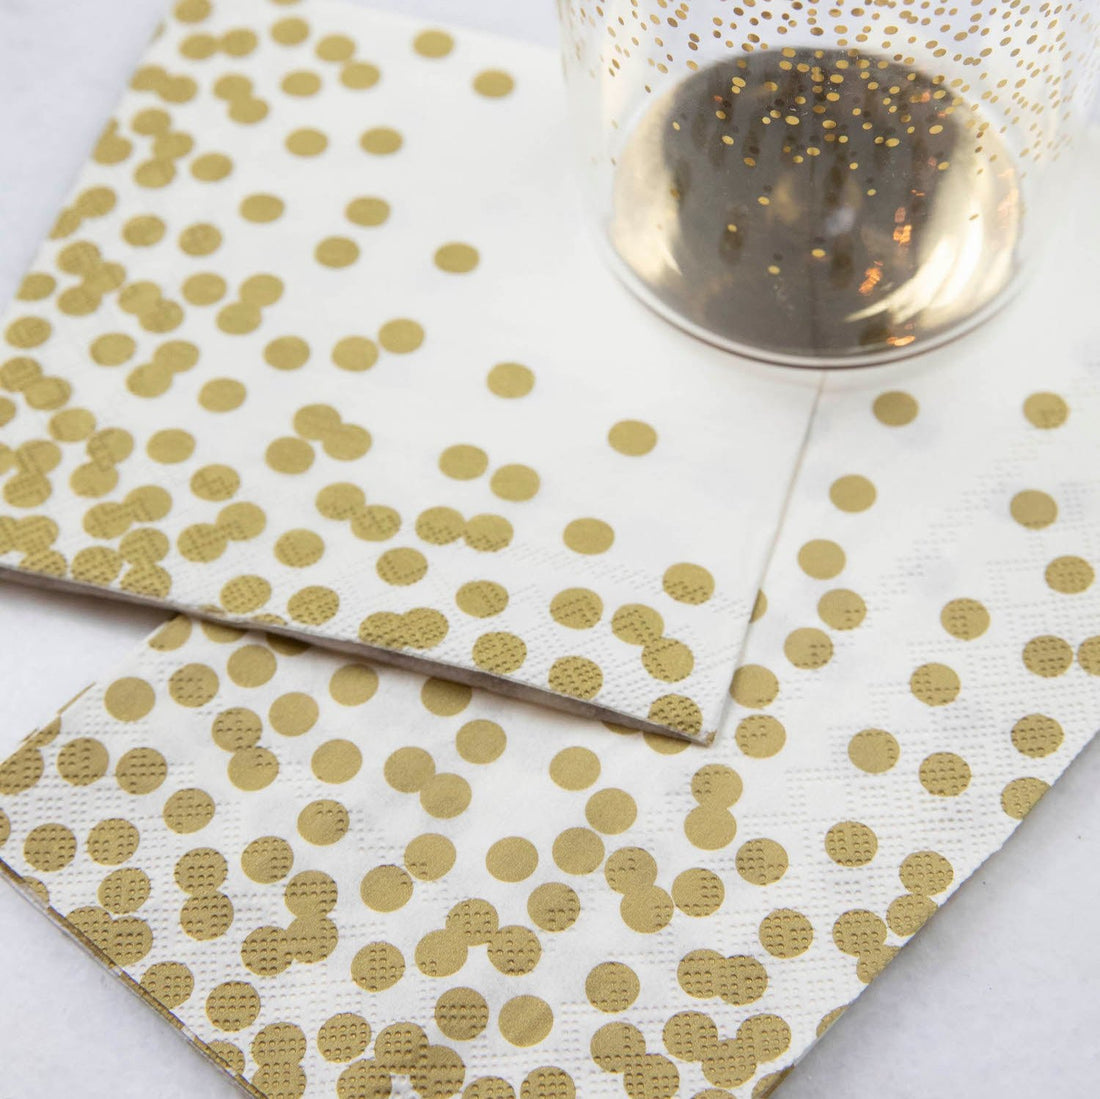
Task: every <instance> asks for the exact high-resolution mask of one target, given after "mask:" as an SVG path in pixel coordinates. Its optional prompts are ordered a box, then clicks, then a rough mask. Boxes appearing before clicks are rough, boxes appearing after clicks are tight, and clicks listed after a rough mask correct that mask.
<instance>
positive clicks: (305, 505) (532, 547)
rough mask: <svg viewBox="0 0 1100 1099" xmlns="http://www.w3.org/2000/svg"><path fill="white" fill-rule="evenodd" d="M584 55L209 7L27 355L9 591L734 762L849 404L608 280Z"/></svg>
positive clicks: (30, 294)
mask: <svg viewBox="0 0 1100 1099" xmlns="http://www.w3.org/2000/svg"><path fill="white" fill-rule="evenodd" d="M570 136H571V135H570V134H569V132H568V130H567V128H566V125H565V122H564V109H563V103H562V94H561V88H560V73H559V65H558V61H557V58H556V56H555V55H554V54H553V53H552V52H551V51H549V50H545V49H541V48H536V47H532V46H527V45H522V44H519V43H515V42H511V41H507V40H504V39H499V38H493V37H488V36H484V35H480V34H476V33H471V32H463V33H461V34H457V35H453V34H451V33H450V32H447V31H443V30H439V29H433V28H425V27H423V26H421V25H418V24H414V23H411V22H407V21H404V20H402V19H399V18H394V17H391V16H386V15H382V14H378V13H373V12H368V11H364V10H362V9H359V8H353V7H349V6H341V5H337V4H328V3H323V2H317V3H307V4H299V5H295V6H294V7H292V8H287V7H286V6H283V5H273V4H270V3H263V2H261V0H238V2H232V3H230V2H224V3H217V4H212V3H207V2H205V0H202V2H198V0H183V2H182V3H179V4H177V5H176V6H175V9H174V14H173V17H172V18H171V19H170V20H169V22H168V24H167V25H166V27H165V29H164V32H163V33H162V34H161V35H160V37H159V38H158V39H157V41H156V42H155V43H154V44H153V46H152V47H151V49H150V51H149V53H148V55H147V56H146V58H145V59H144V61H143V63H142V65H141V67H140V68H139V69H138V70H137V72H136V73H135V75H134V78H133V81H132V84H131V90H130V91H129V92H128V93H127V94H126V96H125V97H124V99H123V100H122V102H121V103H120V105H119V108H118V111H117V113H116V117H115V118H114V119H113V120H112V121H111V122H110V124H109V125H108V126H107V128H106V130H105V131H104V133H103V135H102V137H101V138H100V139H99V141H98V143H97V144H96V146H95V149H94V152H93V154H92V158H91V161H90V162H89V163H88V165H87V167H86V168H85V169H84V170H83V172H82V173H81V175H80V178H79V179H78V181H77V183H76V185H75V187H74V189H73V192H72V196H71V198H70V199H69V201H68V203H67V204H66V206H65V208H64V210H63V211H62V212H61V215H60V216H59V218H58V220H57V223H56V226H55V227H54V230H53V232H52V234H51V236H50V239H49V240H48V241H47V242H46V243H45V245H44V246H43V247H42V249H41V251H40V253H39V255H38V257H37V259H36V260H35V263H34V266H33V269H32V271H31V273H30V274H28V276H27V277H26V279H25V280H24V282H23V285H22V288H21V290H20V292H19V295H18V299H17V300H16V301H15V302H14V303H13V305H12V307H11V308H10V310H9V311H8V313H7V315H6V317H5V318H4V319H3V320H2V321H0V334H2V340H3V341H4V343H3V344H2V345H0V346H2V350H3V351H4V352H6V354H2V355H0V387H2V389H3V390H4V391H6V392H5V393H4V395H2V396H0V474H2V475H3V502H2V503H0V508H3V511H4V513H5V514H4V515H3V517H2V518H0V564H2V566H3V567H6V568H13V569H17V570H21V572H22V573H23V574H24V575H26V576H27V577H31V578H37V579H40V580H45V581H47V582H52V583H75V584H81V585H97V586H99V587H101V588H103V589H104V590H107V591H110V592H111V593H112V594H116V595H122V596H128V597H131V598H137V599H143V600H151V601H157V602H161V603H166V604H169V605H171V606H174V607H177V608H183V609H187V610H189V611H192V612H195V613H201V614H206V615H213V616H218V617H222V618H228V619H234V620H249V621H258V622H262V623H263V624H264V625H265V626H268V627H273V628H276V629H282V630H287V631H293V632H296V633H299V634H303V635H309V636H312V637H317V638H323V639H324V640H325V641H326V642H328V643H332V644H336V645H343V646H355V647H357V648H365V649H368V650H370V652H371V653H372V654H373V655H376V656H384V658H386V659H390V660H394V661H406V662H407V661H408V660H410V659H412V660H413V661H414V662H415V663H416V664H417V665H418V666H420V667H422V668H428V669H432V668H435V669H436V670H440V669H442V672H443V674H446V675H448V676H450V677H452V678H459V679H462V680H464V681H466V682H472V683H480V684H489V685H490V686H492V687H493V689H496V690H501V691H504V692H510V693H517V692H519V693H524V694H527V693H532V692H538V693H539V697H540V698H541V700H542V701H544V702H550V703H551V704H556V705H560V706H566V707H570V708H573V709H579V710H582V711H584V712H588V713H595V714H598V715H600V716H604V717H612V718H614V719H616V720H620V721H623V722H626V723H629V724H631V725H634V726H638V727H642V728H648V729H664V730H672V731H675V732H677V733H679V734H681V735H684V736H688V737H692V738H696V739H707V737H708V736H709V735H711V734H712V733H713V731H714V730H715V729H716V728H717V726H718V723H719V720H720V718H721V714H722V712H723V709H724V707H725V705H726V704H727V702H728V695H727V688H728V686H729V682H730V676H731V674H732V672H733V669H734V666H735V663H736V659H737V654H738V652H739V650H740V647H741V644H742V642H743V638H744V633H745V629H746V626H747V623H748V621H749V618H750V615H751V612H752V608H753V605H754V600H755V596H756V590H757V587H758V584H759V581H760V577H761V574H762V572H763V568H764V565H765V561H766V556H767V551H768V548H769V546H770V545H771V542H772V539H773V537H774V534H775V528H776V526H777V523H778V517H779V514H780V511H781V508H782V506H783V502H784V500H785V498H786V494H787V491H788V487H789V482H790V479H791V476H792V473H793V470H794V466H795V462H796V460H797V456H798V452H799V448H800V446H801V444H802V442H803V440H804V437H805V431H806V426H807V423H808V418H809V414H810V410H811V407H812V403H813V400H814V398H815V395H816V388H817V384H818V382H817V378H816V377H815V376H813V375H805V376H804V375H782V374H774V373H770V372H768V371H767V370H766V368H763V367H757V366H753V365H751V364H745V363H741V364H738V365H736V368H735V365H734V363H733V361H732V360H730V359H729V357H728V356H726V355H724V354H723V353H721V352H719V351H716V350H713V349H710V348H707V347H705V346H702V345H700V344H698V343H697V342H695V341H693V340H691V339H689V338H688V337H686V336H684V335H682V334H681V333H679V332H677V331H674V330H673V329H671V328H670V327H669V326H667V325H666V324H664V323H663V322H662V321H660V320H659V319H658V318H656V317H655V316H652V315H650V314H649V313H648V312H647V311H646V310H644V309H642V308H640V307H639V306H638V304H637V302H636V301H635V300H634V299H633V298H632V297H631V296H630V295H629V294H628V293H627V292H626V291H625V290H624V289H623V288H622V287H620V286H619V285H618V284H617V283H616V282H615V280H614V279H613V277H612V276H611V275H610V274H609V273H608V272H607V271H606V269H605V267H604V265H603V263H602V262H601V260H600V257H599V256H598V255H597V253H596V245H595V243H594V242H593V240H592V239H591V237H592V234H590V233H588V231H587V230H586V227H585V226H584V224H583V221H584V219H583V217H582V214H581V211H580V208H579V203H578V200H577V196H576V195H575V194H574V188H573V185H572V183H571V182H570V179H569V172H568V170H567V168H568V162H569V159H570V156H571V140H570Z"/></svg>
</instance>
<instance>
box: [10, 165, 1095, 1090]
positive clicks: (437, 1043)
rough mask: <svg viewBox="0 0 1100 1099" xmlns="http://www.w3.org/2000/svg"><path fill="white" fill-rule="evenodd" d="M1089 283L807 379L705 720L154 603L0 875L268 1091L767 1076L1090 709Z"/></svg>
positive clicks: (1027, 795)
mask: <svg viewBox="0 0 1100 1099" xmlns="http://www.w3.org/2000/svg"><path fill="white" fill-rule="evenodd" d="M1097 157H1098V152H1097V149H1096V148H1095V146H1093V148H1092V149H1091V151H1090V153H1089V157H1088V164H1087V166H1089V167H1091V166H1093V165H1095V164H1096V163H1097ZM1078 206H1079V208H1080V209H1081V210H1082V215H1081V218H1080V220H1079V222H1078V224H1077V225H1075V226H1074V234H1073V240H1072V241H1070V242H1069V243H1067V244H1064V245H1063V246H1062V248H1061V250H1060V251H1059V252H1058V253H1057V254H1056V256H1055V257H1054V262H1055V263H1056V264H1057V265H1058V267H1059V269H1060V270H1061V271H1063V272H1074V271H1085V270H1088V268H1087V266H1086V264H1087V263H1088V262H1089V248H1090V242H1091V241H1092V240H1094V239H1095V234H1096V232H1097V228H1098V226H1097V213H1096V212H1095V211H1092V209H1091V207H1090V206H1089V204H1087V203H1080V204H1078ZM1089 295H1090V283H1089V280H1088V279H1085V278H1080V279H1070V280H1065V279H1063V280H1052V279H1042V278H1041V279H1039V280H1037V281H1036V283H1035V284H1034V285H1033V286H1032V287H1030V288H1029V289H1028V290H1027V292H1026V293H1025V294H1024V295H1023V296H1022V297H1021V298H1020V299H1018V301H1017V303H1016V304H1015V306H1014V307H1013V309H1011V310H1010V311H1009V312H1008V313H1007V314H1006V315H1005V316H1003V317H1001V318H999V319H998V320H997V321H996V322H994V323H993V324H991V325H988V326H986V327H985V328H984V329H982V330H981V331H979V332H977V333H975V334H974V335H973V336H971V337H969V338H968V339H966V340H965V341H961V342H959V343H957V344H956V345H954V346H953V347H950V348H947V349H945V350H944V351H943V352H941V353H939V354H938V355H937V356H932V357H930V358H926V359H925V360H923V361H920V362H916V363H913V364H910V365H909V366H906V367H903V368H897V369H894V370H893V371H891V372H890V373H889V374H888V375H885V376H884V375H883V374H881V373H878V374H870V373H861V374H858V375H848V376H845V377H843V378H833V379H830V381H829V385H828V388H827V391H826V393H825V396H824V398H823V400H822V403H821V407H820V414H819V416H818V417H817V418H816V420H815V424H814V429H813V432H812V434H811V438H810V441H809V446H808V450H807V454H806V459H805V463H804V466H803V470H802V473H801V475H800V477H799V481H798V484H797V486H796V490H795V492H794V494H793V497H792V500H791V503H790V507H789V510H788V515H787V518H786V521H785V524H784V529H783V532H782V535H781V537H780V539H779V541H778V544H777V546H776V550H775V554H774V557H773V560H772V563H771V566H770V569H769V574H768V577H767V579H766V584H765V591H767V592H769V593H770V599H767V598H765V599H761V601H760V605H759V607H758V620H757V622H756V623H755V624H754V626H753V629H752V631H751V635H750V638H749V642H748V646H747V650H746V653H745V655H744V663H743V665H742V667H741V668H740V669H739V670H738V672H737V673H736V675H735V676H734V679H733V684H732V694H733V696H734V699H733V703H732V705H731V707H730V710H729V712H728V714H727V717H726V719H725V723H724V725H723V727H722V729H721V730H720V732H719V735H718V736H717V737H716V739H715V741H714V743H713V744H712V745H711V746H710V747H709V748H703V747H700V746H694V745H690V744H687V743H686V742H684V741H679V740H674V739H672V738H669V737H666V736H660V735H652V734H646V735H643V734H639V733H632V732H628V731H625V730H623V729H622V727H621V726H618V725H615V726H605V725H603V724H601V723H599V722H594V721H589V720H584V719H581V718H577V717H573V716H569V715H564V714H558V713H554V712H551V711H547V710H545V709H542V708H538V707H532V706H528V705H526V704H524V703H522V702H517V701H513V700H510V699H507V698H503V697H500V696H499V695H497V694H494V693H489V692H485V691H480V690H476V689H470V688H469V687H467V686H463V685H459V684H455V683H452V682H448V681H446V680H442V679H438V678H428V679H426V678H424V677H423V676H421V675H417V674H415V673H412V672H409V671H406V670H403V669H397V668H388V667H383V666H381V665H375V666H373V667H372V666H370V665H367V664H365V663H362V662H361V661H357V660H354V659H351V658H349V657H347V656H345V655H341V654H337V653H333V652H331V651H323V650H320V649H311V648H308V647H305V646H303V645H302V644H300V643H298V642H295V641H294V640H291V639H288V638H286V637H280V636H275V635H270V634H269V635H263V634H258V633H252V634H243V633H241V632H240V631H237V630H233V629H231V628H228V627H226V626H224V625H215V624H209V623H207V624H205V625H202V626H200V625H199V624H198V623H196V622H195V621H193V620H191V619H188V618H186V617H180V618H177V619H176V620H174V621H173V622H171V623H169V624H168V625H167V626H165V627H164V628H163V629H162V630H161V631H159V632H158V633H157V634H156V635H155V636H154V637H153V638H152V639H151V641H150V642H149V644H148V645H147V646H146V647H144V648H143V649H142V650H141V651H140V652H139V653H137V654H136V655H135V656H134V657H133V658H132V659H131V661H130V662H129V663H128V665H127V666H126V667H124V668H121V669H120V670H119V671H118V673H117V674H116V675H115V676H114V677H113V678H112V679H111V680H110V682H107V683H104V684H101V685H99V686H96V687H93V688H91V689H89V690H88V691H87V692H86V693H84V694H83V695H82V696H81V697H80V698H79V699H77V700H76V701H75V702H74V703H72V704H71V705H70V706H69V707H68V708H67V709H66V710H65V711H64V712H63V714H62V715H61V717H60V718H59V719H58V720H57V721H55V722H54V723H53V724H51V725H49V726H47V727H46V728H45V729H43V730H41V731H40V732H38V733H36V734H34V735H33V736H32V737H31V738H30V739H29V740H28V741H26V742H25V744H24V745H23V747H21V748H20V749H19V750H18V751H17V752H16V753H15V754H14V755H13V756H12V757H11V758H10V759H9V760H8V761H7V762H6V763H4V764H3V765H2V766H0V844H2V846H0V859H2V860H3V865H4V866H6V868H7V870H8V871H9V874H10V876H11V877H12V878H13V880H14V881H15V882H16V884H18V885H20V886H21V887H22V888H24V889H25V890H26V891H27V893H28V894H29V895H31V896H32V897H35V898H37V899H38V900H39V902H40V903H42V904H43V905H48V906H49V907H48V911H49V912H50V914H51V915H52V916H53V918H54V919H55V920H57V921H59V922H60V923H61V924H62V925H63V926H64V927H66V928H67V929H68V930H69V931H70V932H71V933H73V934H74V935H76V936H77V937H78V938H79V939H80V940H81V941H82V942H83V943H84V944H85V945H86V946H88V947H89V948H91V949H92V950H93V951H94V952H95V953H96V954H97V955H98V957H99V958H100V960H101V961H102V962H103V963H104V964H107V965H109V966H111V968H112V969H113V970H114V971H115V972H116V973H117V974H118V975H119V976H121V977H122V978H123V979H124V980H125V981H126V982H127V983H129V984H130V985H131V986H133V987H134V988H135V989H137V990H139V991H140V992H141V993H142V995H144V996H146V997H147V998H148V999H149V1000H150V1002H151V1003H152V1004H153V1005H154V1006H155V1007H156V1008H157V1009H158V1010H159V1011H160V1012H161V1013H162V1014H163V1015H165V1017H166V1018H168V1019H169V1020H170V1021H173V1022H174V1023H175V1024H176V1025H177V1026H179V1027H180V1029H181V1030H182V1031H183V1032H184V1033H185V1035H186V1036H187V1037H189V1038H190V1039H191V1040H192V1041H194V1042H195V1043H196V1044H198V1045H199V1046H200V1047H201V1048H202V1049H203V1050H204V1051H205V1052H206V1053H207V1054H208V1055H209V1056H210V1057H211V1058H212V1059H213V1061H214V1062H215V1063H216V1064H217V1065H219V1066H220V1067H221V1068H222V1069H223V1070H224V1071H226V1072H229V1073H231V1074H233V1075H234V1077H235V1078H236V1079H237V1080H238V1082H239V1083H241V1084H242V1086H245V1087H246V1088H251V1089H252V1090H253V1092H254V1093H255V1094H258V1095H260V1096H263V1097H266V1099H276V1097H278V1099H286V1097H300V1096H309V1097H310V1099H312V1097H314V1096H317V1097H321V1096H324V1097H331V1096H335V1097H336V1099H383V1097H385V1096H387V1095H394V1096H402V1097H408V1099H411V1097H412V1096H414V1095H415V1096H421V1097H424V1096H433V1097H450V1096H459V1095H461V1096H462V1097H463V1099H516V1097H519V1099H534V1097H541V1099H574V1097H575V1096H583V1097H585V1099H588V1097H590V1096H592V1097H598V1099H604V1097H606V1099H618V1097H621V1096H628V1097H631V1099H633V1097H637V1096H644V1097H646V1099H673V1097H681V1096H682V1097H684V1099H698V1097H700V1096H702V1097H705V1099H715V1097H716V1096H718V1095H722V1094H731V1093H732V1094H736V1095H739V1096H752V1097H753V1099H760V1097H762V1096H765V1095H767V1094H769V1093H770V1092H771V1090H772V1089H773V1088H774V1087H775V1086H776V1085H777V1084H778V1083H779V1082H780V1081H781V1079H782V1077H783V1075H784V1073H785V1072H786V1070H787V1069H788V1068H789V1066H790V1065H791V1064H793V1062H794V1061H795V1060H796V1059H797V1058H798V1057H799V1056H800V1055H801V1054H802V1053H803V1052H804V1051H805V1050H806V1049H807V1048H808V1047H809V1046H810V1045H811V1044H812V1042H813V1041H814V1040H815V1039H816V1038H817V1037H818V1036H820V1035H821V1034H822V1033H824V1031H825V1030H826V1029H827V1028H828V1026H829V1025H830V1023H831V1022H832V1021H833V1020H835V1019H836V1018H837V1016H838V1015H839V1014H840V1013H841V1012H842V1011H843V1009H844V1006H845V1005H846V1004H847V1003H849V1002H850V1001H851V1000H852V999H853V998H854V997H855V996H856V995H858V993H859V991H860V990H861V989H862V988H863V987H864V985H865V984H866V983H867V982H868V981H870V980H872V979H873V978H874V977H875V976H876V975H877V974H878V973H879V972H881V970H882V969H883V967H884V966H885V965H886V964H887V963H888V962H889V961H890V959H891V958H892V957H893V956H894V954H895V953H896V951H897V950H898V948H899V947H900V946H901V945H903V944H904V942H905V941H906V940H907V939H908V938H909V937H910V936H912V935H913V934H915V933H916V932H917V931H918V930H919V928H920V927H921V926H922V925H923V924H924V922H925V921H926V920H927V919H928V918H929V917H930V916H932V915H933V914H934V913H935V911H936V909H937V907H938V906H939V905H940V904H942V903H943V901H944V900H945V899H946V898H947V897H948V896H949V895H950V894H951V892H952V891H953V890H954V889H955V888H957V887H958V885H959V884H960V883H961V882H962V881H963V880H964V879H965V878H966V877H967V876H968V875H969V874H971V873H972V872H973V871H974V870H975V869H976V868H977V867H978V866H979V865H980V864H981V862H982V861H983V860H984V859H985V858H987V857H988V856H989V855H990V854H991V853H992V852H994V851H995V850H996V849H997V848H998V847H999V846H1000V844H1001V843H1003V842H1004V840H1005V839H1006V838H1007V837H1008V836H1009V835H1010V834H1011V832H1012V830H1013V829H1014V828H1015V827H1016V826H1017V824H1018V822H1019V821H1020V820H1021V819H1022V818H1023V817H1024V816H1026V814H1027V813H1028V812H1029V811H1030V809H1031V808H1032V807H1033V806H1034V805H1035V803H1036V801H1037V800H1038V799H1039V798H1040V797H1041V796H1042V794H1043V792H1044V791H1045V790H1046V789H1047V788H1048V786H1049V784H1050V783H1052V782H1053V781H1054V780H1055V779H1056V778H1057V776H1058V775H1059V774H1060V773H1061V772H1062V770H1063V769H1064V768H1065V767H1066V766H1067V765H1068V764H1069V762H1070V760H1071V759H1072V758H1073V756H1074V755H1075V753H1076V752H1077V751H1079V750H1080V749H1081V748H1082V747H1083V746H1084V745H1085V744H1086V743H1087V742H1088V740H1089V738H1090V737H1091V736H1092V735H1093V733H1094V732H1095V731H1096V728H1097V725H1098V724H1100V633H1098V632H1097V623H1098V622H1100V605H1098V595H1097V592H1098V590H1100V589H1098V585H1097V583H1096V576H1095V571H1096V567H1097V562H1098V561H1100V527H1098V524H1097V522H1096V516H1097V514H1098V513H1100V500H1098V489H1097V487H1096V481H1095V476H1094V471H1095V469H1096V468H1097V464H1098V458H1100V455H1098V454H1097V450H1098V448H1100V438H1098V435H1097V432H1096V431H1095V425H1096V424H1097V423H1098V422H1100V386H1098V384H1097V369H1098V367H1097V356H1096V352H1095V348H1096V346H1097V340H1096V338H1095V337H1096V333H1095V331H1094V330H1095V326H1096V322H1095V320H1094V317H1093V311H1092V310H1091V307H1090V300H1089ZM1036 316H1041V317H1061V318H1063V319H1064V320H1063V323H1061V324H1056V325H1043V326H1040V325H1036V324H1035V323H1034V318H1035V317H1036ZM887 379H888V381H889V384H888V385H883V384H882V382H883V381H884V380H887Z"/></svg>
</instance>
